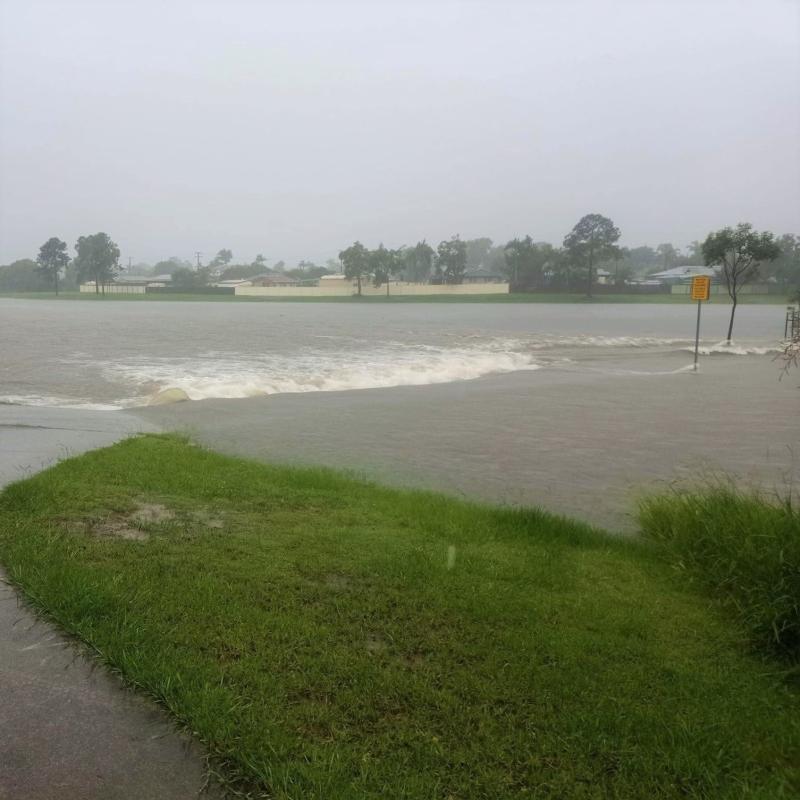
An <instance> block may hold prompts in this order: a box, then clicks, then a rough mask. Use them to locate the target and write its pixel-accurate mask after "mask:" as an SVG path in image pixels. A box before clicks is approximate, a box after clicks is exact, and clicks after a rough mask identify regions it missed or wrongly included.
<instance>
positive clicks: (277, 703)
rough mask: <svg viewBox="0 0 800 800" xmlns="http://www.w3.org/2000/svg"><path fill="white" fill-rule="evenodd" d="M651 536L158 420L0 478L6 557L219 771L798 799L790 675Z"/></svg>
mask: <svg viewBox="0 0 800 800" xmlns="http://www.w3.org/2000/svg"><path fill="white" fill-rule="evenodd" d="M654 550H655V549H654V548H649V549H648V548H647V547H645V546H643V545H641V544H636V543H634V542H630V541H627V542H626V541H624V540H619V539H612V538H610V537H608V536H606V535H604V534H602V533H600V532H596V531H593V530H591V529H589V528H588V527H586V526H585V525H582V524H580V523H576V522H571V521H568V520H565V519H560V518H557V517H554V516H550V515H547V514H544V513H539V512H537V511H534V510H512V509H498V508H492V507H484V506H477V505H471V504H468V503H464V502H461V501H458V500H454V499H449V498H445V497H442V496H438V495H433V494H427V493H422V492H404V491H398V490H391V489H386V488H381V487H378V486H374V485H370V484H367V483H364V482H362V481H359V480H355V479H351V478H348V477H346V476H343V475H339V474H336V473H333V472H329V471H323V470H316V469H313V470H312V469H306V470H300V469H289V468H279V467H270V466H265V465H260V464H255V463H251V462H248V461H244V460H238V459H232V458H227V457H223V456H220V455H217V454H213V453H210V452H207V451H205V450H202V449H200V448H198V447H194V446H192V445H190V444H189V443H187V442H185V441H182V440H180V439H177V438H173V437H157V436H148V437H142V438H137V439H133V440H129V441H126V442H124V443H122V444H119V445H116V446H114V447H112V448H109V449H106V450H103V451H99V452H94V453H90V454H88V455H85V456H81V457H80V458H78V459H74V460H71V461H67V462H64V463H62V464H60V465H59V466H57V467H55V468H53V469H51V470H48V471H47V472H45V473H42V474H40V475H38V476H35V477H33V478H31V479H29V480H26V481H24V482H21V483H18V484H15V485H13V486H11V487H9V488H7V489H6V491H5V492H4V494H3V495H1V496H0V558H2V562H3V564H4V565H5V567H6V569H7V571H8V575H9V576H10V579H11V580H12V581H14V582H15V583H16V584H18V585H19V586H20V587H21V588H22V590H23V591H24V592H25V593H26V594H27V596H28V597H29V598H30V600H31V601H32V602H33V603H35V604H36V605H37V606H38V607H39V608H41V609H42V610H44V611H45V612H46V613H47V614H49V615H50V616H51V617H52V618H53V619H54V620H56V621H57V622H58V623H59V624H60V625H61V626H62V627H63V628H65V629H66V630H68V631H70V632H71V633H73V634H74V635H75V636H77V637H79V638H80V639H82V640H83V641H85V642H87V643H89V645H90V646H91V648H92V650H93V651H94V652H95V653H97V654H98V657H99V658H101V659H102V660H103V661H104V662H106V663H107V664H108V665H110V666H111V667H113V668H114V669H115V670H118V671H119V673H120V674H121V675H122V676H123V677H124V679H125V680H127V681H128V682H129V683H130V684H131V685H133V686H135V687H137V688H139V689H140V690H142V691H144V692H146V693H148V694H150V695H152V696H153V697H155V698H157V699H158V701H159V702H161V703H162V704H163V705H164V706H166V707H167V708H168V709H169V710H170V711H171V712H172V713H173V714H174V715H175V717H176V719H177V720H179V721H180V722H181V723H182V724H183V725H185V726H186V727H187V729H189V730H191V731H193V732H194V733H195V734H196V735H197V736H198V737H199V738H200V739H202V740H203V741H204V742H205V744H206V746H207V747H208V749H209V752H210V753H211V755H212V758H213V763H214V764H215V766H216V769H217V770H219V772H220V773H221V774H222V775H223V776H224V777H225V779H226V780H227V781H228V782H229V786H231V787H235V788H237V789H238V790H241V791H250V792H252V793H253V794H255V795H263V796H269V797H274V798H282V799H288V798H292V800H300V798H303V799H304V800H305V799H308V798H311V799H316V800H351V799H352V798H375V799H377V798H407V799H409V800H411V799H414V800H417V799H419V800H421V799H422V798H425V800H428V799H429V798H437V799H439V798H441V800H453V799H455V798H458V799H459V800H462V799H465V798H498V799H499V798H517V797H518V798H530V797H535V798H637V799H638V798H685V797H693V798H715V800H716V799H718V798H745V797H746V798H763V800H767V799H768V798H769V800H774V799H775V798H790V797H797V796H798V793H799V792H800V700H799V699H798V695H797V693H796V692H795V691H794V690H793V689H792V688H791V687H790V686H789V685H787V683H786V682H785V681H784V680H783V679H782V676H780V675H779V674H777V672H778V671H777V670H776V669H775V668H774V665H771V664H769V663H768V662H762V661H759V660H756V659H755V658H753V657H752V656H751V655H749V654H748V653H747V652H746V650H745V648H743V647H742V646H741V644H740V643H739V637H738V635H737V632H736V628H735V626H734V625H731V624H730V621H729V620H728V619H727V617H726V616H725V615H724V614H722V613H719V612H718V611H717V610H716V609H714V608H713V606H712V605H711V604H710V603H709V602H708V601H707V599H706V598H705V597H703V596H702V595H701V594H698V593H695V592H693V591H691V590H689V589H687V588H686V587H684V586H683V585H682V584H681V581H680V580H678V579H676V577H675V575H674V572H673V570H671V569H670V567H669V566H667V565H666V564H664V562H663V561H662V560H661V559H660V558H659V557H658V555H657V554H656V553H655V552H654Z"/></svg>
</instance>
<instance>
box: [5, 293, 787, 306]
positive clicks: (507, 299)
mask: <svg viewBox="0 0 800 800" xmlns="http://www.w3.org/2000/svg"><path fill="white" fill-rule="evenodd" d="M0 297H10V298H17V299H24V300H85V301H88V302H104V301H110V302H149V301H151V300H152V301H156V302H163V301H180V302H185V301H194V302H212V303H363V304H369V303H589V304H598V303H685V304H691V305H693V303H692V302H691V300H689V297H688V295H674V294H602V295H595V296H594V297H587V296H586V295H585V294H583V293H580V292H575V293H572V294H568V293H563V294H562V293H559V294H556V293H550V292H540V293H519V294H476V295H428V296H425V295H422V296H416V297H415V296H412V295H402V296H394V297H392V296H389V297H385V296H384V295H380V296H373V297H355V296H353V297H247V296H244V295H239V296H238V297H237V296H236V295H232V294H223V295H217V294H191V293H186V294H112V293H109V294H106V295H102V294H101V295H97V294H94V293H92V292H62V293H61V294H59V295H58V296H56V295H55V294H54V293H52V292H26V293H15V294H9V293H6V294H2V293H0ZM787 299H788V295H787V296H784V295H779V294H769V295H768V294H751V295H743V296H742V297H741V298H740V299H739V303H740V304H743V303H744V304H760V303H768V304H774V305H785V304H786V303H787ZM711 302H712V303H722V304H723V305H730V299H729V298H728V296H727V295H722V294H720V295H714V296H713V297H712V299H711Z"/></svg>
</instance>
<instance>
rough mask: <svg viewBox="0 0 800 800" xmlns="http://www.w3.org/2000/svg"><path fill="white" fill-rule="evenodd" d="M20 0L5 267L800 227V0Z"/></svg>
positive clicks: (6, 79)
mask: <svg viewBox="0 0 800 800" xmlns="http://www.w3.org/2000/svg"><path fill="white" fill-rule="evenodd" d="M0 7H2V19H1V20H0V22H1V23H2V34H0V36H1V37H2V38H1V40H0V45H1V46H2V51H1V52H2V54H1V55H0V59H1V61H0V67H1V68H2V75H1V76H0V92H1V93H2V95H1V97H0V100H1V101H2V103H1V106H0V108H2V111H1V112H0V113H2V119H1V120H0V170H1V173H0V179H1V180H2V184H1V188H0V263H7V262H9V261H11V260H13V259H16V258H22V257H33V256H35V254H36V252H37V250H38V247H39V245H40V244H41V243H42V242H43V241H45V240H46V239H47V238H48V237H50V236H59V237H61V238H63V239H65V240H66V241H67V242H69V244H70V246H72V245H73V244H74V242H75V239H76V238H77V237H78V236H79V235H81V234H85V233H93V232H96V231H98V230H103V231H106V232H107V233H109V234H110V235H111V236H112V237H113V238H114V239H115V240H116V241H117V242H118V243H119V245H120V247H121V249H122V253H123V259H124V260H125V261H127V258H128V256H131V257H132V258H133V260H134V262H136V261H149V262H154V261H156V260H159V259H161V258H166V257H168V256H173V255H174V256H180V257H183V258H192V254H193V252H194V251H195V250H201V251H203V253H204V254H206V255H205V258H206V259H208V258H209V257H210V256H211V255H213V253H214V252H216V251H217V250H218V249H220V248H221V247H229V248H231V249H232V250H233V252H234V257H235V258H234V260H236V261H245V260H248V261H249V260H251V259H252V258H253V257H254V256H255V255H256V253H259V252H260V253H263V254H264V255H266V256H267V257H268V258H273V259H277V258H283V259H285V260H286V261H288V262H290V263H293V262H295V261H296V260H298V259H301V258H306V259H315V260H321V259H324V258H326V257H327V256H331V255H335V253H337V252H338V250H339V249H341V248H342V247H344V246H346V245H348V244H349V243H351V242H352V241H353V240H354V239H356V238H359V239H361V240H362V241H363V242H364V243H365V244H367V245H368V246H375V245H377V244H378V242H379V241H383V242H384V243H385V244H386V245H387V246H399V245H400V244H404V243H414V242H415V241H417V240H418V239H421V238H423V237H426V238H427V239H428V240H429V241H432V242H434V243H436V242H438V241H439V240H440V239H442V238H446V237H449V236H450V235H452V234H454V233H459V234H460V235H461V236H462V237H464V238H472V237H476V236H490V237H492V238H493V239H494V240H495V241H498V242H503V241H506V240H507V239H509V238H511V237H513V236H515V235H523V234H526V233H530V234H531V235H532V236H533V237H534V238H535V239H537V240H549V241H553V242H560V241H561V240H562V238H563V236H564V234H565V233H566V232H567V230H568V229H569V228H570V227H571V226H572V225H573V224H574V223H575V222H576V221H577V219H578V218H579V217H580V216H581V215H583V214H585V213H589V212H599V213H603V214H606V215H608V216H610V217H612V219H613V220H614V221H615V223H616V224H617V225H618V226H619V227H620V228H621V229H622V233H623V241H624V243H626V244H628V245H637V244H641V243H649V244H652V245H656V244H658V243H659V242H664V241H672V242H673V243H674V244H676V245H681V246H682V245H684V244H686V243H687V242H689V241H691V240H692V239H697V238H702V237H703V236H704V235H705V234H706V233H707V232H708V230H709V229H711V228H715V227H719V226H722V225H725V224H733V223H736V222H738V221H741V220H749V221H752V222H753V223H754V224H755V225H756V226H757V227H759V228H761V227H765V228H769V229H772V230H774V231H776V232H778V233H783V232H789V231H792V232H797V233H800V150H799V148H800V145H798V143H799V142H800V5H798V2H797V1H796V0H758V1H757V2H756V1H755V0H753V1H752V2H745V1H744V0H724V1H723V2H715V1H714V0H707V1H705V2H704V0H695V1H694V2H685V3H684V2H676V1H675V0H671V1H670V2H659V1H657V0H653V1H652V2H649V1H648V0H639V1H638V2H632V1H630V2H626V1H624V0H591V1H589V0H587V1H586V2H580V1H579V0H574V1H571V0H564V1H563V2H543V1H539V2H537V1H536V0H530V1H529V2H522V1H521V0H520V2H489V0H484V2H477V1H476V0H473V1H472V2H464V1H462V2H448V1H446V0H443V1H440V2H436V1H435V0H433V1H429V2H419V3H418V2H409V1H408V0H406V1H405V2H393V1H390V0H373V2H333V1H331V2H291V3H290V2H268V1H267V0H264V1H263V2H256V1H255V0H253V1H252V2H245V1H244V0H239V1H233V2H223V1H222V0H218V1H217V2H202V1H198V0H162V2H148V0H137V1H136V2H125V1H124V0H120V1H119V2H115V0H106V2H79V1H78V0H74V1H72V0H60V2H55V0H53V1H52V2H45V1H44V0H0Z"/></svg>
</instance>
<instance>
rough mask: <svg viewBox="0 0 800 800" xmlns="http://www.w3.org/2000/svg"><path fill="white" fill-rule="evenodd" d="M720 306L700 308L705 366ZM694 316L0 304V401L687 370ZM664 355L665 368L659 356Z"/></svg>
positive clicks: (740, 340) (125, 399)
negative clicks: (559, 372)
mask: <svg viewBox="0 0 800 800" xmlns="http://www.w3.org/2000/svg"><path fill="white" fill-rule="evenodd" d="M727 314H728V307H726V306H723V305H709V306H708V307H706V308H705V309H704V326H703V349H704V352H706V353H712V354H718V353H721V352H722V351H723V350H724V349H725V348H723V347H722V346H721V345H720V344H719V342H720V339H721V338H722V336H723V335H724V331H725V327H726V325H725V323H726V320H727ZM782 315H783V310H782V308H781V307H780V306H761V305H753V306H743V307H741V308H740V309H739V312H738V322H737V340H736V345H735V347H733V348H731V349H730V353H733V354H746V353H760V354H764V353H769V352H770V351H775V350H776V348H777V342H778V339H779V338H780V336H781V334H782V318H783V317H782ZM693 337H694V307H693V306H692V305H690V304H687V305H638V304H633V305H593V306H588V307H587V306H581V305H567V304H530V305H527V304H526V305H521V304H520V305H511V304H508V305H507V304H466V303H465V304H455V303H453V304H435V303H425V304H422V303H421V304H396V305H394V304H387V305H378V304H374V305H363V306H356V305H351V304H322V303H314V304H301V303H263V304H256V303H248V304H244V303H221V302H217V303H214V302H209V303H187V302H124V301H106V302H89V301H86V302H65V301H46V300H31V301H25V300H10V299H0V348H1V349H0V402H4V403H15V404H21V405H42V406H69V407H88V408H95V409H97V408H121V407H130V406H141V405H147V404H149V403H150V402H151V401H152V400H153V398H155V397H156V396H157V395H158V394H159V392H163V391H166V390H169V389H178V390H180V391H181V392H183V393H185V395H186V396H188V397H189V398H190V399H192V400H203V399H209V398H240V397H257V396H262V395H273V394H286V393H298V392H315V391H343V390H356V389H369V388H379V387H395V386H411V385H425V384H432V383H451V382H455V381H463V380H469V379H474V378H481V377H484V376H489V375H498V374H506V373H512V372H519V371H537V370H548V371H552V370H574V369H578V370H582V369H600V370H603V369H605V368H606V366H607V365H608V364H609V363H613V364H614V365H615V366H614V367H609V369H612V368H613V369H619V368H621V366H620V365H625V364H627V365H628V366H629V367H630V368H631V369H635V370H640V371H644V372H651V371H660V370H663V369H664V368H665V367H667V368H669V369H675V368H676V367H675V364H676V363H677V365H678V366H677V368H678V369H680V368H681V367H682V366H686V364H688V363H689V362H690V361H691V355H690V352H689V351H690V350H691V347H692V344H693ZM667 355H669V356H675V357H677V358H678V360H677V361H675V359H674V358H672V359H668V360H665V356H667Z"/></svg>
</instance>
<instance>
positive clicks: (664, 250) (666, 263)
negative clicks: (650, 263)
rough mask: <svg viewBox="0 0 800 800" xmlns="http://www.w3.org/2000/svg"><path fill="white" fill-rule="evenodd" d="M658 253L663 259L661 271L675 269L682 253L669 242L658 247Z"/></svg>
mask: <svg viewBox="0 0 800 800" xmlns="http://www.w3.org/2000/svg"><path fill="white" fill-rule="evenodd" d="M656 253H658V255H659V256H660V257H661V269H669V268H670V267H674V266H675V264H676V263H677V261H678V258H679V257H680V251H679V250H678V249H677V248H676V247H675V246H674V245H672V244H670V243H669V242H665V243H664V244H660V245H659V246H658V247H656Z"/></svg>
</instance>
